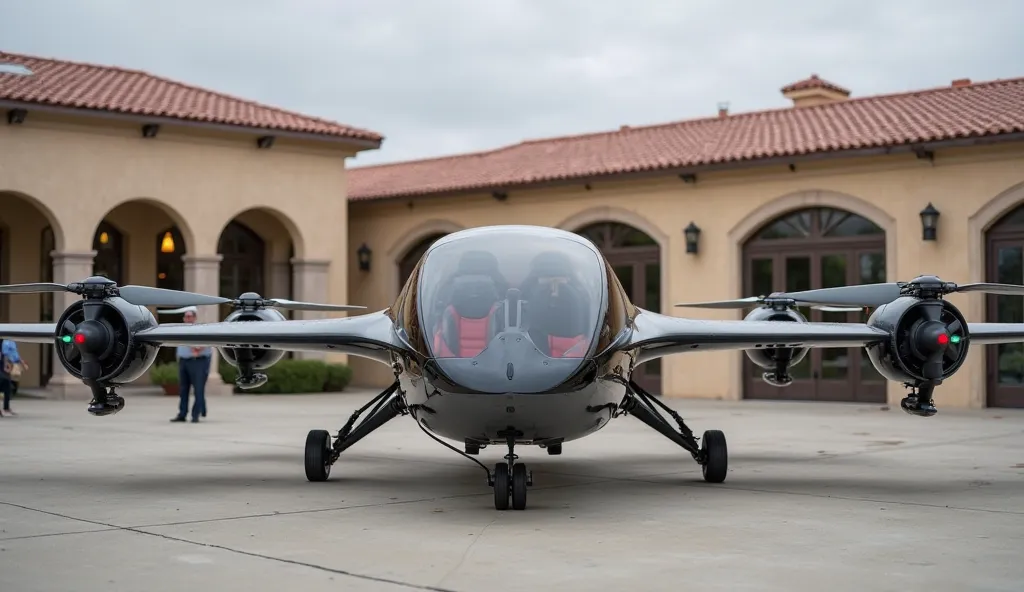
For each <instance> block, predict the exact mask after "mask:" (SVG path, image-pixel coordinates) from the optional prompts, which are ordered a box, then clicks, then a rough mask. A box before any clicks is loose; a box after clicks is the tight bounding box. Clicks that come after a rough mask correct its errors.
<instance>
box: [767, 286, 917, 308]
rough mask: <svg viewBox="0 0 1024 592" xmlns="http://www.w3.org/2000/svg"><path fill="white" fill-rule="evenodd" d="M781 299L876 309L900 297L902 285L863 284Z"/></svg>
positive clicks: (795, 294)
mask: <svg viewBox="0 0 1024 592" xmlns="http://www.w3.org/2000/svg"><path fill="white" fill-rule="evenodd" d="M776 297H779V298H792V299H794V300H800V301H804V302H807V303H814V304H832V305H837V306H843V305H846V306H860V307H875V306H881V305H883V304H888V303H890V302H892V301H893V300H896V299H897V298H899V297H900V285H899V284H897V283H895V282H893V283H887V284H862V285H859V286H838V287H835V288H821V289H818V290H804V291H802V292H786V293H783V294H776Z"/></svg>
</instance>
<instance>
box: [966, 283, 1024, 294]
mask: <svg viewBox="0 0 1024 592" xmlns="http://www.w3.org/2000/svg"><path fill="white" fill-rule="evenodd" d="M953 291H954V292H987V293H989V294H1010V295H1013V296H1024V286H1014V285H1013V284H989V283H986V282H979V283H974V284H961V285H959V286H957V287H956V289H955V290H953Z"/></svg>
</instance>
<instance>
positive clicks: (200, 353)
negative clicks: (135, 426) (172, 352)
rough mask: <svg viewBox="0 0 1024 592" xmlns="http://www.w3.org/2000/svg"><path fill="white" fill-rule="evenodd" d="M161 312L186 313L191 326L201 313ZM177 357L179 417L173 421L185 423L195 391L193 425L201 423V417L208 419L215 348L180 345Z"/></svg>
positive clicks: (189, 310) (189, 309)
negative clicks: (207, 411) (189, 401)
mask: <svg viewBox="0 0 1024 592" xmlns="http://www.w3.org/2000/svg"><path fill="white" fill-rule="evenodd" d="M160 312H163V313H178V312H180V313H184V320H185V322H186V323H189V324H191V323H195V322H196V318H197V317H198V312H199V311H198V309H196V307H194V306H186V307H184V308H178V309H174V310H164V311H160ZM176 357H177V359H178V398H179V401H178V415H176V416H175V417H174V418H173V419H171V421H172V422H178V421H185V419H186V417H187V416H188V414H189V413H188V400H189V391H190V390H194V391H195V394H196V398H195V403H193V404H192V423H199V417H200V416H202V417H206V381H207V380H208V379H209V377H210V364H211V363H212V361H213V348H210V347H192V346H189V345H179V346H178V348H177V355H176Z"/></svg>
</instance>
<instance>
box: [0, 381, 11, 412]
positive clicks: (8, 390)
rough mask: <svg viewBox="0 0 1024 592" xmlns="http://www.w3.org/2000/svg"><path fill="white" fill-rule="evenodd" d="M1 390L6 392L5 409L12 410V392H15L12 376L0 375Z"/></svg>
mask: <svg viewBox="0 0 1024 592" xmlns="http://www.w3.org/2000/svg"><path fill="white" fill-rule="evenodd" d="M0 391H3V393H4V411H10V410H11V393H12V392H14V383H13V382H11V379H10V378H6V377H3V376H0Z"/></svg>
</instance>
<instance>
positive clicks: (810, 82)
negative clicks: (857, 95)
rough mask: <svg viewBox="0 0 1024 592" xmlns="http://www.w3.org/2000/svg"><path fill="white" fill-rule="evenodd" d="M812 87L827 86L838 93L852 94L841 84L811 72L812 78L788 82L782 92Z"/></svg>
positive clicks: (826, 87)
mask: <svg viewBox="0 0 1024 592" xmlns="http://www.w3.org/2000/svg"><path fill="white" fill-rule="evenodd" d="M812 88H825V89H828V90H832V91H835V92H837V93H841V94H844V95H846V96H849V95H850V91H849V90H847V89H845V88H843V87H841V86H839V85H838V84H836V83H834V82H829V81H828V80H822V79H821V78H818V75H817V74H811V77H810V78H807V79H805V80H801V81H799V82H794V83H793V84H787V85H786V86H784V87H782V92H784V93H788V92H793V91H795V90H809V89H812Z"/></svg>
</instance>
